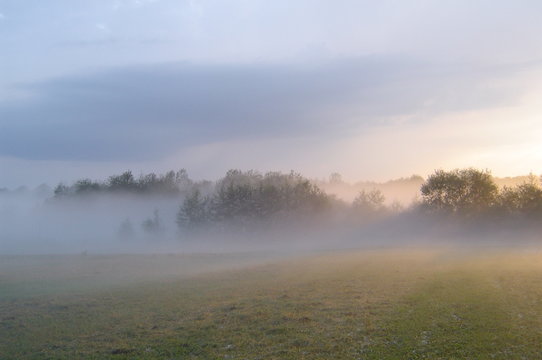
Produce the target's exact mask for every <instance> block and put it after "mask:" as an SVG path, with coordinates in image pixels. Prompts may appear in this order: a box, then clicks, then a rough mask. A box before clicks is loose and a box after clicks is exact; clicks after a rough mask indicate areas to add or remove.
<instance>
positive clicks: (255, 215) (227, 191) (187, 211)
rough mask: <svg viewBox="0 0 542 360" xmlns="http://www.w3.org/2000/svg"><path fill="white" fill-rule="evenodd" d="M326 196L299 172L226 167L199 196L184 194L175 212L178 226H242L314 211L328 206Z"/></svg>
mask: <svg viewBox="0 0 542 360" xmlns="http://www.w3.org/2000/svg"><path fill="white" fill-rule="evenodd" d="M329 205H330V197H329V196H328V195H326V194H325V193H324V192H323V191H321V190H320V189H319V188H318V187H317V186H315V185H314V184H312V183H311V182H310V181H309V180H307V179H305V178H304V177H302V176H301V175H299V174H297V173H294V172H291V173H289V174H283V173H280V172H269V173H267V174H265V175H262V174H260V173H258V172H256V171H252V170H250V171H247V172H243V171H240V170H230V171H228V172H227V173H226V176H225V177H224V178H222V179H220V180H219V181H217V183H216V185H215V188H214V191H213V193H212V194H210V195H209V196H208V197H206V198H203V197H202V196H201V194H200V193H199V192H198V191H196V192H193V193H192V194H191V195H189V196H188V197H186V198H185V200H184V202H183V204H182V205H181V208H180V209H179V212H178V214H177V223H178V224H179V226H180V227H181V228H182V227H189V228H190V227H195V226H200V225H202V224H208V223H211V224H222V225H225V224H231V225H238V226H242V227H247V226H250V225H251V224H256V223H261V222H262V221H277V220H284V219H286V218H291V217H293V216H303V215H309V214H311V215H314V214H317V213H321V212H323V211H325V210H326V209H328V208H329Z"/></svg>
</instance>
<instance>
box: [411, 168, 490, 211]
mask: <svg viewBox="0 0 542 360" xmlns="http://www.w3.org/2000/svg"><path fill="white" fill-rule="evenodd" d="M421 193H422V206H423V207H424V208H426V209H429V210H431V211H435V212H441V213H451V214H463V215H473V214H480V213H482V212H485V211H487V210H489V209H490V208H491V207H492V206H494V205H495V203H496V200H497V195H498V189H497V185H496V184H495V182H494V181H493V178H492V177H491V174H490V173H489V172H488V171H480V170H477V169H472V168H469V169H461V170H460V169H456V170H452V171H443V170H437V171H435V173H434V174H432V175H431V176H429V178H428V179H427V181H426V182H425V183H424V184H423V185H422V187H421Z"/></svg>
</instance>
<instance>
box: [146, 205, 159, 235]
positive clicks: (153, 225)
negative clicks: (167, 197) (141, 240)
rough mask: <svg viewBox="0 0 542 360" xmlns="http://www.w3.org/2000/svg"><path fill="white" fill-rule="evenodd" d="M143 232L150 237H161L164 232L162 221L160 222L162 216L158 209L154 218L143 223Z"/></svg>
mask: <svg viewBox="0 0 542 360" xmlns="http://www.w3.org/2000/svg"><path fill="white" fill-rule="evenodd" d="M141 228H142V229H143V231H144V232H145V233H147V234H149V235H161V234H163V232H164V228H163V226H162V221H161V220H160V214H159V212H158V209H155V210H154V212H153V217H152V218H148V219H146V220H144V221H143V222H142V223H141Z"/></svg>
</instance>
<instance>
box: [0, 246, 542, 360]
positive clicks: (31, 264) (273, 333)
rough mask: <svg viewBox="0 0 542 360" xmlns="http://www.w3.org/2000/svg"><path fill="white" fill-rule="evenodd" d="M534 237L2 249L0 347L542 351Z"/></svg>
mask: <svg viewBox="0 0 542 360" xmlns="http://www.w3.org/2000/svg"><path fill="white" fill-rule="evenodd" d="M541 285H542V253H539V252H538V251H537V250H536V249H529V250H525V249H524V250H520V249H502V248H501V249H495V248H477V249H474V248H469V249H464V250H458V249H450V248H447V249H443V248H435V249H427V248H425V249H420V248H409V249H368V250H350V251H337V252H325V253H313V254H305V255H300V254H298V255H295V256H294V255H290V256H288V257H284V256H282V254H257V253H250V254H170V255H166V254H164V255H63V256H60V255H59V256H3V257H0V359H262V360H263V359H539V358H540V357H542V286H541Z"/></svg>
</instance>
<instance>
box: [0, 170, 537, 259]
mask: <svg viewBox="0 0 542 360" xmlns="http://www.w3.org/2000/svg"><path fill="white" fill-rule="evenodd" d="M126 174H128V173H125V174H123V175H121V176H118V177H117V178H115V177H111V178H110V180H109V181H110V182H111V181H113V180H111V179H117V180H118V179H120V178H121V177H122V176H124V175H126ZM171 174H173V173H171ZM178 174H181V177H180V178H179V179H180V180H179V181H181V182H182V184H184V185H179V184H181V182H179V183H178V184H177V183H175V180H172V181H173V182H172V184H174V185H175V191H174V192H171V193H152V192H150V193H137V192H135V191H132V192H129V191H110V189H109V188H108V186H109V187H110V188H111V187H112V185H111V184H109V185H108V183H107V182H103V183H97V182H96V183H92V182H89V183H87V182H83V183H79V185H77V183H76V184H75V185H72V187H66V188H65V189H64V192H65V193H66V194H68V195H69V196H68V195H65V196H59V193H58V188H57V189H56V190H57V191H56V192H57V193H56V194H55V192H54V191H53V189H52V188H50V187H48V186H45V185H42V186H40V187H38V188H37V189H35V190H28V189H24V188H20V189H17V190H12V191H9V190H3V191H0V254H87V253H88V254H106V253H112V254H119V253H123V254H126V253H180V252H184V253H186V252H212V253H220V252H222V253H224V252H251V251H274V252H283V253H286V252H294V251H311V250H323V249H341V248H343V249H344V248H359V247H375V246H376V247H388V246H396V245H397V246H405V245H409V244H433V245H434V244H445V243H460V244H463V245H466V244H472V243H473V242H482V243H488V242H493V243H505V244H509V243H511V242H513V243H515V244H518V243H520V242H522V243H523V242H531V241H533V240H534V241H536V240H537V239H538V235H537V231H538V227H533V226H531V225H529V226H528V227H525V228H522V227H523V225H524V223H522V222H515V223H514V224H513V225H512V226H509V227H507V228H502V227H498V228H497V227H495V229H493V225H494V222H491V221H485V222H483V223H482V224H476V223H473V222H470V223H468V224H467V225H465V224H464V223H462V224H460V225H458V222H454V221H453V220H449V219H448V220H445V221H443V219H442V218H434V217H428V216H426V215H424V216H421V215H420V213H419V212H417V211H415V210H413V206H416V204H414V205H412V203H411V202H412V201H413V200H414V201H416V199H417V198H419V194H420V192H419V188H420V185H421V184H422V183H423V179H422V178H421V177H419V176H412V177H409V178H405V179H399V180H394V181H389V182H386V183H380V184H379V183H371V182H359V183H356V184H348V183H345V182H344V181H342V179H341V178H340V176H339V175H338V174H334V175H332V176H331V178H330V180H329V181H311V182H309V181H308V180H306V179H304V178H303V177H301V176H300V175H298V174H294V173H291V174H281V173H268V174H265V175H261V174H259V173H256V172H252V171H249V172H240V171H230V172H228V174H227V175H226V176H225V177H224V178H222V179H220V180H218V181H217V182H215V183H211V182H200V183H197V182H193V181H192V180H189V179H188V178H187V177H186V173H185V172H180V173H178ZM128 175H130V176H131V174H128ZM150 178H151V179H154V180H152V181H155V182H156V183H158V182H159V181H162V180H163V179H168V177H167V174H166V175H164V176H159V177H155V176H154V175H152V177H150ZM173 178H174V177H173V175H172V177H171V179H173ZM142 179H143V180H144V179H147V180H148V179H149V178H148V177H145V178H144V177H142V178H141V179H140V180H133V179H132V178H130V179H129V181H131V182H132V183H133V184H139V183H137V181H140V182H142V181H143V180H142ZM147 180H146V181H147ZM506 181H507V183H510V182H511V181H513V180H511V179H507V180H506ZM132 183H130V184H132ZM81 184H83V185H85V186H87V187H90V188H92V186H95V187H96V189H98V188H99V189H101V190H99V191H98V190H96V191H89V192H83V193H81V194H78V193H77V190H78V189H79V190H80V189H81V187H82V186H83V185H81ZM187 184H188V185H187ZM77 186H79V187H80V188H77ZM183 186H184V188H183ZM100 187H101V188H100ZM177 187H178V188H179V189H180V190H179V191H177V190H178V188H177ZM74 189H75V190H74ZM92 189H94V188H92ZM103 189H109V190H103ZM369 189H372V190H369ZM70 191H71V193H70ZM74 191H75V192H74ZM354 194H357V197H356V196H354ZM408 199H410V200H408ZM191 201H192V202H191ZM281 202H282V203H281ZM269 204H270V205H269ZM183 206H184V207H185V213H184V214H182V216H181V218H180V217H179V216H180V215H179V213H180V211H181V209H182V208H183ZM198 216H199V218H198ZM511 238H513V240H511Z"/></svg>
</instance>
